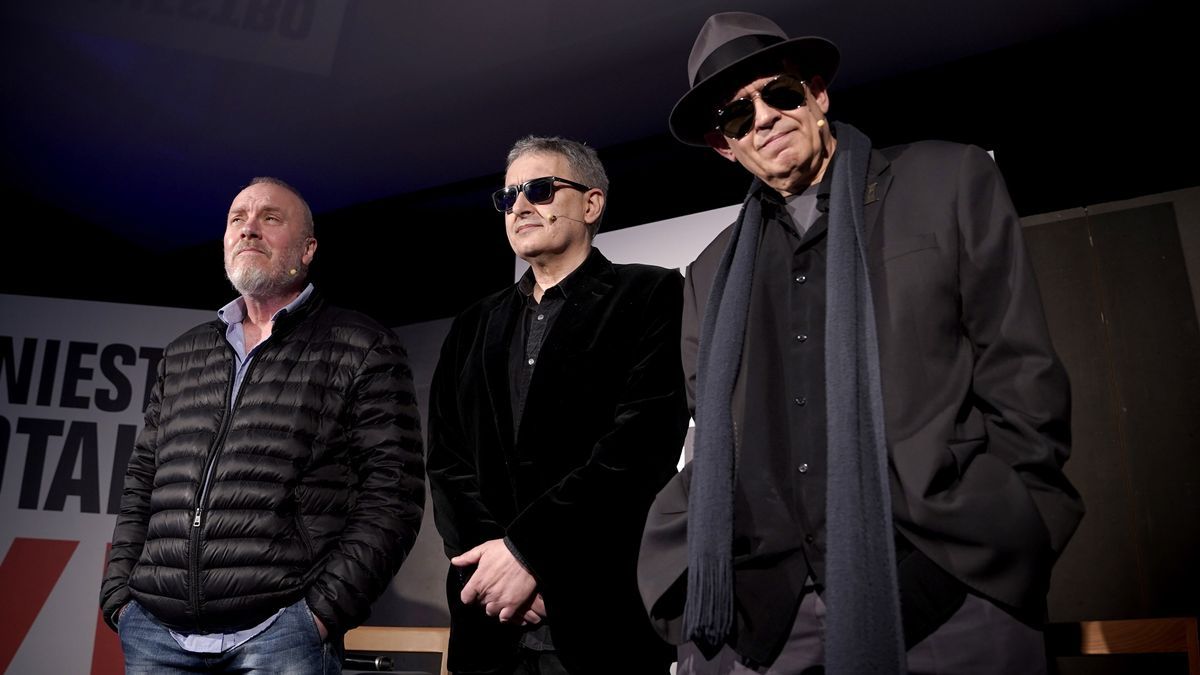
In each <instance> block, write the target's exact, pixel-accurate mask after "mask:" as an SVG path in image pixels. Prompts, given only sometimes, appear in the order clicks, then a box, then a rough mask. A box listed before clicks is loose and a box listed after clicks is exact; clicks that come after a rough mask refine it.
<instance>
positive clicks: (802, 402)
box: [792, 396, 808, 406]
mask: <svg viewBox="0 0 1200 675" xmlns="http://www.w3.org/2000/svg"><path fill="white" fill-rule="evenodd" d="M792 403H795V404H796V405H798V406H806V405H808V399H806V398H804V397H803V396H797V397H796V398H794V399H792Z"/></svg>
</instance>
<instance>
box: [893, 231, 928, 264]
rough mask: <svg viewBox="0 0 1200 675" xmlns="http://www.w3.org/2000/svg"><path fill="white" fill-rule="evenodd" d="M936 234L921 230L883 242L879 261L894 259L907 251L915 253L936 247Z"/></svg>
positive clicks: (907, 252)
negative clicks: (896, 239)
mask: <svg viewBox="0 0 1200 675" xmlns="http://www.w3.org/2000/svg"><path fill="white" fill-rule="evenodd" d="M937 247H938V242H937V235H936V234H935V233H933V232H922V233H920V234H914V235H912V236H909V237H903V238H901V239H899V240H898V241H894V242H888V243H886V244H884V246H883V251H882V252H881V255H880V262H881V263H886V262H888V261H889V260H894V259H896V258H899V257H901V256H905V255H908V254H909V253H916V252H917V251H923V250H925V249H929V248H937Z"/></svg>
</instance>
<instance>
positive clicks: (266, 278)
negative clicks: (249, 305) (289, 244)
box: [225, 251, 305, 298]
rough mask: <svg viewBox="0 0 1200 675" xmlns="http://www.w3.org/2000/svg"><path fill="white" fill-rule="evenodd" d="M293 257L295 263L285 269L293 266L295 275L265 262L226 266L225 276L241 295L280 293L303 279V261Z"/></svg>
mask: <svg viewBox="0 0 1200 675" xmlns="http://www.w3.org/2000/svg"><path fill="white" fill-rule="evenodd" d="M287 253H291V252H290V251H289V252H287ZM289 257H292V256H289ZM294 257H295V258H297V259H296V260H294V263H295V264H293V265H290V266H288V267H287V269H291V268H293V267H294V268H295V269H296V272H297V274H296V275H295V276H292V275H291V274H288V273H287V271H285V270H282V269H280V270H276V269H274V265H271V264H267V265H241V266H235V267H233V269H230V267H229V266H226V267H225V278H226V279H229V283H230V284H231V285H232V286H233V289H234V290H235V291H237V292H238V293H239V294H241V295H243V296H248V297H252V298H253V297H271V296H275V295H282V294H283V293H285V292H286V291H288V290H291V288H292V287H294V286H296V285H298V284H299V283H300V282H301V281H302V280H303V279H304V274H303V272H304V271H305V269H304V263H303V262H302V261H300V260H299V259H298V258H299V256H294Z"/></svg>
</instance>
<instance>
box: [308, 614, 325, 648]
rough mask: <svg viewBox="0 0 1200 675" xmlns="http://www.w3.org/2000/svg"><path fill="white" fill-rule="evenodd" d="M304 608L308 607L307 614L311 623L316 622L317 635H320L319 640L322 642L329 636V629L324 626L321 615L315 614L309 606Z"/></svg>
mask: <svg viewBox="0 0 1200 675" xmlns="http://www.w3.org/2000/svg"><path fill="white" fill-rule="evenodd" d="M305 609H308V615H309V616H311V617H312V620H313V623H315V624H317V635H320V636H321V642H324V641H325V640H327V639H328V638H329V629H328V628H326V627H325V622H324V621H321V617H319V616H317V613H316V612H314V611H312V609H311V608H309V607H305Z"/></svg>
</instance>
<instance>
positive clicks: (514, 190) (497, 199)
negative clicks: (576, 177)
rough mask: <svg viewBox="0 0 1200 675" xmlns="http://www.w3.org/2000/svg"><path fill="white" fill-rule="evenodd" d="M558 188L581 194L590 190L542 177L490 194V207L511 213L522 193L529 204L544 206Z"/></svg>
mask: <svg viewBox="0 0 1200 675" xmlns="http://www.w3.org/2000/svg"><path fill="white" fill-rule="evenodd" d="M556 181H557V182H559V183H566V186H562V185H555V184H554V183H555V182H556ZM560 187H573V188H575V189H576V190H579V191H581V192H587V191H588V190H591V189H592V188H590V187H588V186H586V185H584V184H582V183H576V182H575V181H573V180H567V179H566V178H559V177H558V176H542V177H541V178H534V179H532V180H527V181H525V182H524V183H521V184H520V185H509V186H508V187H502V188H500V189H499V190H496V191H495V192H493V193H492V205H493V206H495V207H496V210H497V211H501V212H504V213H508V212H509V211H512V208H513V204H516V203H517V195H518V194H520V193H522V192H524V193H525V199H528V200H529V202H530V203H531V204H545V203H547V202H550V201H553V200H554V191H555V190H557V189H558V188H560Z"/></svg>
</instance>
